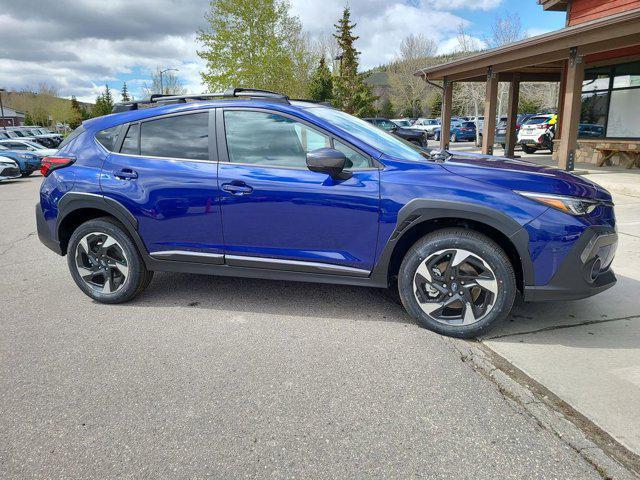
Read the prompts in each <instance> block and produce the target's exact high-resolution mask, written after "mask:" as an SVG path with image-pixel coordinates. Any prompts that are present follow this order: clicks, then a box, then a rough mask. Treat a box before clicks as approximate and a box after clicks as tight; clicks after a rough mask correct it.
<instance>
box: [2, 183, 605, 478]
mask: <svg viewBox="0 0 640 480" xmlns="http://www.w3.org/2000/svg"><path fill="white" fill-rule="evenodd" d="M39 184H40V178H39V177H37V176H36V177H32V178H28V179H23V180H19V181H13V182H6V183H2V184H0V212H1V213H0V215H1V218H2V222H1V224H2V229H1V230H0V271H1V273H2V274H1V275H0V285H1V286H0V295H1V297H0V301H1V302H2V308H1V310H0V405H1V407H2V408H0V478H90V477H95V478H114V477H123V478H147V477H148V478H166V477H173V478H203V477H209V478H408V477H417V478H474V479H478V478H491V479H494V478H505V479H506V478H561V479H569V478H570V479H583V478H585V479H587V478H594V479H597V478H602V477H601V475H600V474H599V473H598V472H597V471H596V470H595V469H594V467H593V466H592V465H590V464H589V463H587V462H586V461H585V460H584V459H583V457H581V456H580V455H579V454H578V453H577V452H576V451H575V450H573V449H572V448H570V447H569V446H568V445H567V444H566V443H565V442H564V441H563V440H561V439H560V438H558V437H557V436H556V435H554V434H553V433H551V432H549V431H547V430H546V429H544V428H542V427H541V426H540V425H539V423H538V422H537V421H536V420H534V419H533V418H532V417H531V416H530V415H529V414H528V413H527V412H526V411H525V410H523V409H522V408H521V407H520V406H519V405H517V404H516V403H514V402H513V401H511V400H509V399H507V398H505V397H504V396H503V395H502V394H501V393H500V391H499V390H498V388H497V386H496V385H495V384H494V383H492V382H491V381H490V380H488V379H487V378H485V377H484V376H482V375H480V374H479V373H477V372H476V371H475V370H474V369H473V368H472V366H471V365H470V364H469V363H465V362H463V361H462V360H461V357H460V354H459V352H458V351H457V350H456V348H454V344H453V342H452V341H451V340H448V339H445V338H443V337H440V336H438V335H436V334H433V333H431V332H429V331H427V330H424V329H421V328H419V327H418V326H417V325H415V324H414V323H413V321H412V320H411V319H410V318H408V316H407V315H406V314H405V313H404V312H403V311H402V309H401V308H400V307H399V306H398V305H397V304H395V303H393V302H392V301H390V300H388V299H387V297H386V296H384V295H381V294H380V292H379V291H377V290H373V289H365V288H355V287H345V286H335V285H315V284H304V283H285V282H273V281H264V280H248V279H232V278H217V277H207V276H195V275H178V274H158V275H156V277H155V278H154V280H153V282H152V284H151V286H150V287H149V288H148V289H147V291H146V292H145V293H144V294H143V295H141V296H140V297H139V298H138V299H136V300H135V301H133V302H131V303H129V304H126V305H119V306H105V305H99V304H97V303H94V302H92V301H90V300H89V298H87V297H85V296H84V295H83V294H82V293H81V292H80V290H78V289H77V288H76V286H75V284H73V282H72V280H71V278H70V276H69V274H68V271H67V268H66V259H64V258H61V257H58V256H56V255H55V254H53V253H52V252H50V251H49V250H47V249H46V248H45V247H44V246H42V245H41V244H40V243H39V241H38V238H37V235H36V234H35V225H34V215H33V206H34V204H35V202H36V201H37V191H38V188H39Z"/></svg>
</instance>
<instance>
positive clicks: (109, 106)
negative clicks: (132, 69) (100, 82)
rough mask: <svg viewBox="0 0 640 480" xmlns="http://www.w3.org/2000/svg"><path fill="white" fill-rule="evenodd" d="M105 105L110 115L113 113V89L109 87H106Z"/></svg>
mask: <svg viewBox="0 0 640 480" xmlns="http://www.w3.org/2000/svg"><path fill="white" fill-rule="evenodd" d="M104 103H105V107H106V108H107V109H108V110H109V112H108V113H111V111H112V110H113V104H114V102H113V97H112V96H111V89H110V88H109V85H105V86H104Z"/></svg>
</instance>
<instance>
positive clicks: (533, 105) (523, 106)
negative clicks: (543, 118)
mask: <svg viewBox="0 0 640 480" xmlns="http://www.w3.org/2000/svg"><path fill="white" fill-rule="evenodd" d="M541 108H542V105H541V104H540V103H539V102H536V101H535V100H531V99H526V98H521V99H520V101H519V102H518V113H536V112H539V111H540V109H541Z"/></svg>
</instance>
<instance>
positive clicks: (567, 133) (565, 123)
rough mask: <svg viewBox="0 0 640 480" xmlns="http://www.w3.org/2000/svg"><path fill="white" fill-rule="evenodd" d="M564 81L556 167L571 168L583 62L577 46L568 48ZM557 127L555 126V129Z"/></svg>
mask: <svg viewBox="0 0 640 480" xmlns="http://www.w3.org/2000/svg"><path fill="white" fill-rule="evenodd" d="M565 78H566V83H565V88H564V99H563V103H562V117H563V118H562V134H561V137H560V147H559V149H558V167H560V168H564V169H565V170H573V168H574V162H575V155H576V146H577V144H578V125H579V123H580V110H581V107H582V81H583V80H584V63H583V61H582V56H581V55H580V52H579V50H578V48H576V47H574V48H571V49H570V50H569V62H568V64H567V68H566V74H565ZM557 130H558V127H557V126H556V131H557Z"/></svg>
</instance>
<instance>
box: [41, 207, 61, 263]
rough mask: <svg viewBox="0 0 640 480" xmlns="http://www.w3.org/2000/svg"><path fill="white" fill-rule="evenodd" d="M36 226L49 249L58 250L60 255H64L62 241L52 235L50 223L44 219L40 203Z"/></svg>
mask: <svg viewBox="0 0 640 480" xmlns="http://www.w3.org/2000/svg"><path fill="white" fill-rule="evenodd" d="M36 228H37V230H38V238H39V239H40V241H41V242H42V243H43V244H44V245H45V246H46V247H47V248H49V249H51V250H53V251H54V252H56V253H57V254H58V255H62V249H61V248H60V242H58V241H57V240H56V239H55V238H53V236H52V235H51V230H49V225H47V221H46V220H45V219H44V213H42V207H40V203H38V204H36Z"/></svg>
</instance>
